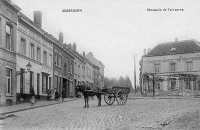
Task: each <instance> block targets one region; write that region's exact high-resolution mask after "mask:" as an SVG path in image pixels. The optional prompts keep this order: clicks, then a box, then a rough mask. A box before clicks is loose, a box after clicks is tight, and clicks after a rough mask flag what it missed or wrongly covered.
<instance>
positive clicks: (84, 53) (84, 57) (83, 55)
mask: <svg viewBox="0 0 200 130" xmlns="http://www.w3.org/2000/svg"><path fill="white" fill-rule="evenodd" d="M83 58H84V59H85V52H84V51H83Z"/></svg>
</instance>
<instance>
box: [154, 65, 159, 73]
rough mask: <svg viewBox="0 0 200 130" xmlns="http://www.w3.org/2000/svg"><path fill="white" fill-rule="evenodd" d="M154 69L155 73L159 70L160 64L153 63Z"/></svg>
mask: <svg viewBox="0 0 200 130" xmlns="http://www.w3.org/2000/svg"><path fill="white" fill-rule="evenodd" d="M154 71H155V72H156V73H157V72H160V64H155V65H154Z"/></svg>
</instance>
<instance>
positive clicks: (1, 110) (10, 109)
mask: <svg viewBox="0 0 200 130" xmlns="http://www.w3.org/2000/svg"><path fill="white" fill-rule="evenodd" d="M79 99H80V98H65V100H64V101H62V99H60V101H46V100H44V101H37V102H36V103H35V105H34V106H31V104H30V103H29V102H27V103H21V104H16V105H12V106H3V107H0V116H1V115H6V114H10V113H14V112H19V111H24V110H29V109H34V108H38V107H44V106H50V105H54V104H60V103H65V102H69V101H74V100H79Z"/></svg>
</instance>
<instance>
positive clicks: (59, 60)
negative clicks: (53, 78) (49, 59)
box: [58, 55, 61, 67]
mask: <svg viewBox="0 0 200 130" xmlns="http://www.w3.org/2000/svg"><path fill="white" fill-rule="evenodd" d="M58 66H59V67H61V55H59V59H58Z"/></svg>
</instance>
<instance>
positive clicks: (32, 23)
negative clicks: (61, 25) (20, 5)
mask: <svg viewBox="0 0 200 130" xmlns="http://www.w3.org/2000/svg"><path fill="white" fill-rule="evenodd" d="M21 18H24V19H25V20H27V22H29V23H30V24H31V25H32V26H33V27H35V28H37V29H38V30H40V31H41V32H42V33H43V34H44V35H45V36H46V37H48V38H49V39H51V40H52V41H54V42H58V40H57V39H56V38H55V37H54V36H53V35H52V34H49V33H48V32H47V31H45V30H43V29H42V28H39V27H38V26H37V25H36V24H35V23H34V21H32V20H31V19H29V18H28V17H27V16H26V15H25V14H23V13H22V12H20V13H19V19H21Z"/></svg>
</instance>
